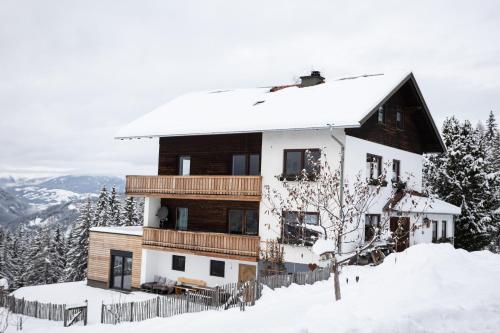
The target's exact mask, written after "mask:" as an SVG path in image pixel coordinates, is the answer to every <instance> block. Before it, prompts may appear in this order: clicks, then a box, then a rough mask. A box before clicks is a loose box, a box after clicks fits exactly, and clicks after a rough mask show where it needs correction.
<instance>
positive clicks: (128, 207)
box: [121, 197, 140, 226]
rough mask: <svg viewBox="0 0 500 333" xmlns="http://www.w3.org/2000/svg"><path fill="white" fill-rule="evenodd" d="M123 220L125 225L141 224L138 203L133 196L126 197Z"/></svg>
mask: <svg viewBox="0 0 500 333" xmlns="http://www.w3.org/2000/svg"><path fill="white" fill-rule="evenodd" d="M121 220H122V221H123V225H125V226H134V225H140V222H139V216H138V214H137V205H136V203H135V200H134V198H133V197H127V199H125V204H124V206H123V212H122V218H121Z"/></svg>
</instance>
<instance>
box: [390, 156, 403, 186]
mask: <svg viewBox="0 0 500 333" xmlns="http://www.w3.org/2000/svg"><path fill="white" fill-rule="evenodd" d="M396 165H397V170H396V178H394V171H395V170H394V167H395V166H396ZM400 180H401V160H396V159H393V160H392V182H398V181H400Z"/></svg>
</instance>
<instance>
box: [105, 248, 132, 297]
mask: <svg viewBox="0 0 500 333" xmlns="http://www.w3.org/2000/svg"><path fill="white" fill-rule="evenodd" d="M110 273H111V274H110V287H111V288H114V289H121V290H130V289H131V287H132V253H131V252H125V251H114V250H111V272H110Z"/></svg>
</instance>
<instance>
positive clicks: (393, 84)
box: [88, 71, 460, 289]
mask: <svg viewBox="0 0 500 333" xmlns="http://www.w3.org/2000/svg"><path fill="white" fill-rule="evenodd" d="M116 137H117V138H118V139H134V138H158V140H159V154H158V175H150V176H133V175H131V176H127V177H126V194H127V195H129V196H137V197H144V198H145V211H144V225H143V227H142V228H140V227H139V228H137V227H135V228H94V229H92V231H91V234H90V250H89V268H88V283H89V284H91V285H96V286H102V287H111V288H119V289H130V288H138V287H140V285H141V284H142V283H145V282H150V281H153V280H154V279H155V277H158V276H164V277H168V278H169V279H171V280H178V279H192V280H193V281H199V282H200V283H203V284H204V285H207V286H215V285H220V284H224V283H228V282H237V281H245V280H249V279H252V278H255V277H256V275H257V274H258V272H259V267H258V266H259V249H260V248H261V245H262V244H263V242H266V241H269V240H276V239H280V240H282V241H283V239H282V237H281V236H282V234H283V228H282V227H281V224H280V223H279V222H278V221H276V219H275V218H274V217H272V216H270V215H268V214H265V211H266V207H265V205H264V203H263V202H262V189H263V186H271V187H275V188H276V187H279V186H280V180H279V179H278V178H277V177H275V176H277V175H279V174H281V175H283V176H285V177H287V176H293V175H296V174H297V173H298V172H300V170H302V169H303V168H307V167H308V166H307V162H306V161H307V160H308V158H312V159H317V158H319V156H320V152H321V151H324V152H325V153H326V155H327V157H328V159H329V161H328V162H329V163H330V165H334V166H338V165H340V159H341V158H340V156H341V155H340V152H341V151H342V152H343V156H344V170H345V175H346V177H347V178H349V177H353V176H354V175H355V174H357V173H358V172H362V173H364V174H365V175H366V177H367V178H376V177H377V175H379V174H380V172H381V168H382V165H383V163H385V162H391V165H392V172H393V177H394V178H395V179H396V180H397V179H398V177H399V176H400V175H402V174H403V173H412V174H413V175H414V182H415V186H414V190H415V191H416V192H415V193H419V191H421V187H422V154H424V153H434V152H443V151H444V150H445V149H446V148H445V146H444V144H443V142H442V140H441V137H440V134H439V132H438V130H437V128H436V126H435V124H434V121H433V119H432V116H431V114H430V112H429V109H428V108H427V105H426V103H425V101H424V99H423V97H422V94H421V92H420V89H419V87H418V85H417V82H416V80H415V77H414V75H413V74H412V73H392V74H376V75H363V76H357V77H347V78H341V79H332V80H329V79H325V78H323V77H322V76H321V75H320V73H319V72H316V71H315V72H312V73H311V75H307V76H303V77H301V82H300V83H298V84H292V85H284V86H274V87H266V88H255V89H234V90H215V91H204V92H195V93H189V94H186V95H183V96H180V97H178V98H176V99H174V100H172V101H170V102H169V103H167V104H165V105H163V106H161V107H159V108H157V109H156V110H153V111H152V112H150V113H149V114H146V115H144V116H143V117H141V118H139V119H137V120H135V121H133V122H132V123H130V124H128V125H127V126H125V127H123V128H122V129H121V130H120V131H119V133H118V134H117V135H116ZM306 155H307V156H306ZM384 191H385V192H387V191H390V186H387V188H386V189H383V190H382V191H381V195H380V198H381V199H380V200H378V202H377V203H376V204H375V205H374V206H372V207H371V208H370V211H369V212H367V215H366V226H371V225H373V224H376V223H377V221H378V220H380V216H381V214H383V213H384V210H385V211H387V207H386V204H387V200H384V193H385V192H384ZM419 198H420V199H419V200H422V202H423V203H424V201H425V200H427V198H425V197H423V196H419ZM404 203H405V200H404V198H400V200H399V201H398V202H394V204H393V205H390V207H389V208H390V210H391V214H394V216H398V217H403V218H406V219H407V221H408V228H409V229H410V228H411V226H413V225H416V224H422V225H424V224H425V227H424V228H420V229H419V230H418V231H416V232H413V233H410V234H409V235H408V238H407V240H406V242H405V246H409V245H413V244H416V243H422V242H432V241H436V240H437V239H440V238H446V239H452V238H453V232H454V224H453V223H454V220H453V217H454V215H457V214H459V213H460V209H459V208H458V207H455V206H452V205H449V204H447V203H445V202H441V201H439V200H436V201H434V202H433V204H432V205H427V204H422V205H420V206H421V207H424V206H425V207H426V210H425V211H423V209H422V212H421V213H422V214H415V212H412V211H409V210H408V209H407V207H405V204H404ZM288 213H289V214H290V216H292V217H293V218H294V219H301V220H304V221H305V222H306V223H307V224H311V225H315V224H318V223H320V221H318V220H319V218H318V215H317V214H316V213H315V212H310V213H307V214H305V215H304V216H294V212H288ZM424 219H425V221H424ZM429 221H431V222H429ZM424 222H425V223H424ZM322 223H323V222H322ZM284 225H287V224H286V221H285V224H284ZM367 230H368V229H367ZM353 237H355V239H356V240H357V241H358V243H362V242H364V240H365V228H360V230H359V234H357V235H354V236H353ZM350 246H356V245H355V244H351V245H350ZM284 261H285V266H286V269H287V270H288V271H301V270H307V269H309V267H310V264H319V258H318V256H317V255H315V254H314V253H313V252H312V251H311V248H310V246H295V245H292V244H284Z"/></svg>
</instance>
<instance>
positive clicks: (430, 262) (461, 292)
mask: <svg viewBox="0 0 500 333" xmlns="http://www.w3.org/2000/svg"><path fill="white" fill-rule="evenodd" d="M356 276H359V282H358V283H356V282H355V279H356ZM347 279H348V280H349V282H348V283H347ZM499 281H500V256H499V255H495V254H492V253H489V252H486V251H482V252H473V253H468V252H466V251H463V250H455V249H453V248H452V247H451V246H450V245H448V244H427V245H416V246H413V247H411V248H409V249H408V250H406V251H405V252H403V253H398V254H392V255H390V256H388V257H387V258H386V260H385V262H384V263H383V264H381V265H380V266H377V267H368V266H364V267H356V266H353V267H347V268H344V270H343V272H342V275H341V282H342V300H341V301H339V302H335V301H334V300H333V299H334V296H333V287H332V279H330V280H329V281H322V282H318V283H316V284H314V285H310V286H297V285H292V286H290V287H289V288H281V289H278V290H276V291H271V290H269V289H266V290H264V295H263V297H262V298H261V299H260V300H259V301H258V302H257V305H256V306H254V307H248V308H247V311H245V312H240V311H239V310H238V309H231V310H228V311H207V312H201V313H191V314H184V315H180V316H176V317H171V318H157V319H152V320H148V321H143V322H139V323H124V324H120V325H116V326H112V325H100V324H95V323H91V324H90V325H89V326H87V327H72V328H63V327H61V326H62V325H61V323H53V322H52V323H49V322H47V321H43V320H36V319H28V321H27V322H26V325H25V331H26V332H67V333H69V332H95V333H105V332H106V333H108V332H110V333H114V332H116V333H118V332H119V333H127V332H148V333H160V332H161V333H164V332H193V333H194V332H217V333H235V332H237V333H243V332H273V333H274V332H301V333H305V332H308V333H313V332H384V333H390V332H440V333H443V332H500V287H499V286H500V285H499ZM21 291H22V290H21ZM75 292H76V291H75ZM54 293H56V291H54ZM32 296H34V295H32ZM53 296H54V298H58V297H60V296H58V295H55V294H54V295H53ZM91 311H92V310H91ZM13 329H14V328H13Z"/></svg>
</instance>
